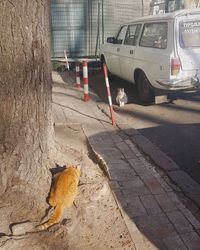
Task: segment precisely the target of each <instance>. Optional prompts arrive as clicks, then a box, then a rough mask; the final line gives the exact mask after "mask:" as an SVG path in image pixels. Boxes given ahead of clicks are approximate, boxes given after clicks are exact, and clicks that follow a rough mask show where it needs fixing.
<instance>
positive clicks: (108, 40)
mask: <svg viewBox="0 0 200 250" xmlns="http://www.w3.org/2000/svg"><path fill="white" fill-rule="evenodd" d="M107 43H116V39H115V37H108V38H107Z"/></svg>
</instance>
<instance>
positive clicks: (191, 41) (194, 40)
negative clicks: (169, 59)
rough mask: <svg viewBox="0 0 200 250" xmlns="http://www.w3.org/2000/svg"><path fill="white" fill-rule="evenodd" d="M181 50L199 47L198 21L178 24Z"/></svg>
mask: <svg viewBox="0 0 200 250" xmlns="http://www.w3.org/2000/svg"><path fill="white" fill-rule="evenodd" d="M179 28H180V46H181V48H195V47H200V20H194V21H191V20H190V21H187V22H180V25H179Z"/></svg>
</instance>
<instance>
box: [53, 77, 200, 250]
mask: <svg viewBox="0 0 200 250" xmlns="http://www.w3.org/2000/svg"><path fill="white" fill-rule="evenodd" d="M63 79H64V81H63ZM53 80H54V82H56V83H55V84H54V90H53V111H54V120H55V125H64V124H65V125H67V126H70V127H71V128H73V126H75V125H76V124H81V125H82V128H83V131H84V133H85V135H86V137H87V139H88V142H89V144H90V147H91V149H92V151H93V153H94V155H95V156H96V158H97V160H98V162H99V165H100V166H102V167H103V168H104V171H105V173H106V175H107V176H108V178H109V184H110V187H111V188H112V191H113V194H114V196H115V200H116V202H117V203H118V206H119V208H120V211H121V214H122V217H123V219H124V221H125V223H126V226H127V228H128V230H129V233H130V235H131V238H132V241H133V243H134V245H135V249H138V250H145V249H170V250H175V249H181V250H184V249H194V250H198V249H200V222H199V221H198V220H197V218H196V217H195V216H194V215H193V214H192V213H191V212H190V211H189V210H188V209H187V208H186V204H187V202H188V200H187V199H186V198H185V197H184V196H183V194H182V192H181V191H180V190H179V188H177V187H176V186H175V185H174V184H173V183H171V181H170V180H169V179H168V178H167V177H166V175H165V174H164V172H162V171H161V170H158V169H157V168H156V167H155V165H154V163H153V162H150V160H149V159H148V158H147V157H146V156H145V155H144V154H142V153H141V152H140V151H139V150H138V148H137V147H136V146H135V144H134V143H133V141H132V140H131V137H130V129H128V128H126V127H125V126H124V130H119V129H118V128H116V127H113V126H112V125H111V122H110V120H109V118H108V117H107V116H106V115H105V114H103V113H102V112H101V111H100V109H99V108H98V107H97V103H98V102H100V100H99V98H98V97H97V96H96V95H94V94H91V95H90V97H91V100H90V101H89V102H87V103H85V102H83V90H82V89H81V90H78V89H76V88H74V87H73V83H74V82H73V80H74V77H73V76H72V77H70V76H69V75H68V73H67V72H63V73H62V77H61V76H60V75H59V74H58V73H54V75H53ZM66 81H67V82H66ZM131 133H137V131H135V130H132V131H131ZM192 212H193V213H194V212H196V210H195V209H194V211H192ZM198 213H199V211H197V213H196V215H197V214H198Z"/></svg>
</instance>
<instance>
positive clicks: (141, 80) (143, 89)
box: [137, 72, 155, 103]
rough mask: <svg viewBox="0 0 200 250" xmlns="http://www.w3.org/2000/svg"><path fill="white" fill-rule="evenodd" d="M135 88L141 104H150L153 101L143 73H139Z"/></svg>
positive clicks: (147, 81) (150, 88)
mask: <svg viewBox="0 0 200 250" xmlns="http://www.w3.org/2000/svg"><path fill="white" fill-rule="evenodd" d="M137 86H138V94H139V98H140V100H141V101H142V102H145V103H150V102H152V101H153V100H154V97H155V94H154V91H153V89H152V87H151V84H150V82H149V80H148V79H147V77H146V75H145V74H144V72H141V73H140V75H139V77H138V81H137Z"/></svg>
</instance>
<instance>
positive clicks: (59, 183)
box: [36, 166, 81, 230]
mask: <svg viewBox="0 0 200 250" xmlns="http://www.w3.org/2000/svg"><path fill="white" fill-rule="evenodd" d="M80 168H81V167H80V166H69V167H68V168H67V169H65V170H64V171H63V172H60V173H57V174H56V175H55V177H54V182H53V185H52V188H51V192H50V196H49V201H48V202H49V205H50V206H51V207H53V208H54V212H53V214H52V216H51V217H50V219H49V220H48V221H47V222H45V223H43V224H41V225H38V226H36V228H37V229H38V230H44V229H47V228H48V227H50V226H52V225H54V224H56V223H58V222H59V221H60V219H61V217H62V213H63V209H64V208H67V207H70V206H72V204H73V202H74V199H75V197H76V195H77V193H78V183H79V178H80Z"/></svg>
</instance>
